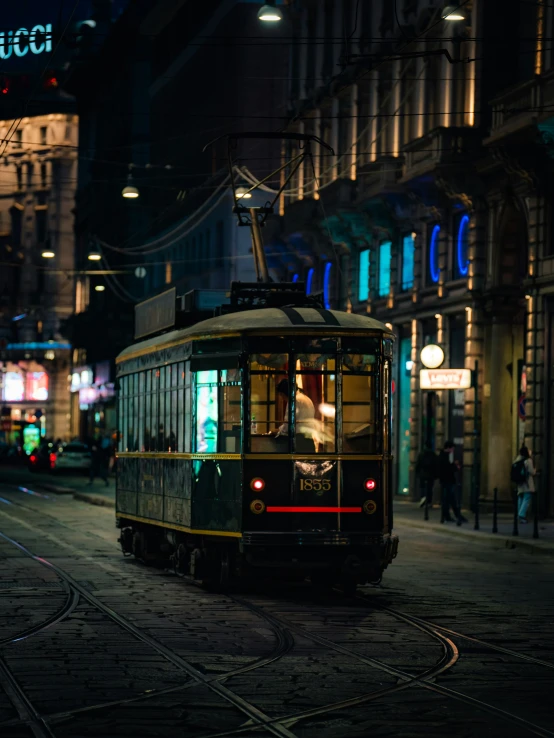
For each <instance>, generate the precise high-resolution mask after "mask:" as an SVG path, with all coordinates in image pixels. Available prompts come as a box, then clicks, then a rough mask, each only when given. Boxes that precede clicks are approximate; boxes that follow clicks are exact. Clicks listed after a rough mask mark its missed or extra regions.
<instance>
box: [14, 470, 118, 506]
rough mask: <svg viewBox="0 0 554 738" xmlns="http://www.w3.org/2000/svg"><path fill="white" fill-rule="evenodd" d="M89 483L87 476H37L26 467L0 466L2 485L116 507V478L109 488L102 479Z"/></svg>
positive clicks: (109, 483) (109, 482) (110, 478)
mask: <svg viewBox="0 0 554 738" xmlns="http://www.w3.org/2000/svg"><path fill="white" fill-rule="evenodd" d="M88 481H89V479H88V475H86V474H78V475H76V474H63V473H60V474H56V475H54V474H48V473H38V474H36V473H34V472H31V471H29V470H28V469H27V468H26V467H24V466H23V467H17V466H0V483H1V482H5V483H6V484H12V485H15V486H16V487H28V488H29V489H33V488H34V487H36V488H39V489H43V490H46V491H47V492H53V493H54V494H57V495H72V496H73V497H74V498H75V499H76V500H81V501H82V502H88V503H90V504H92V505H102V506H104V507H115V477H114V476H111V477H109V479H108V486H107V487H106V486H105V484H104V482H103V481H102V479H95V480H94V483H93V484H92V486H89V483H88Z"/></svg>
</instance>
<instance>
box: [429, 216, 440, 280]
mask: <svg viewBox="0 0 554 738" xmlns="http://www.w3.org/2000/svg"><path fill="white" fill-rule="evenodd" d="M440 232H441V227H440V226H439V225H436V226H435V227H434V228H433V231H432V233H431V241H430V243H429V271H430V273H431V281H432V282H433V283H434V284H437V282H438V281H439V279H440V269H439V234H440Z"/></svg>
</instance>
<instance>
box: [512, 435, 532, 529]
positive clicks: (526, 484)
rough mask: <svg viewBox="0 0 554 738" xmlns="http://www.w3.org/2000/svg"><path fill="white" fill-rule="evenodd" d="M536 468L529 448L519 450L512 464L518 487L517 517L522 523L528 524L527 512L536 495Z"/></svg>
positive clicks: (513, 479)
mask: <svg viewBox="0 0 554 738" xmlns="http://www.w3.org/2000/svg"><path fill="white" fill-rule="evenodd" d="M534 475H535V467H534V466H533V460H532V459H531V454H530V452H529V449H528V448H527V446H525V445H523V446H522V447H521V448H520V449H519V454H518V455H517V456H516V458H515V460H514V463H513V464H512V481H514V482H515V483H516V485H517V496H518V508H517V515H518V518H519V522H520V523H527V510H528V509H529V504H530V503H531V500H532V499H533V498H532V496H533V494H534V493H535V480H534V479H533V477H534Z"/></svg>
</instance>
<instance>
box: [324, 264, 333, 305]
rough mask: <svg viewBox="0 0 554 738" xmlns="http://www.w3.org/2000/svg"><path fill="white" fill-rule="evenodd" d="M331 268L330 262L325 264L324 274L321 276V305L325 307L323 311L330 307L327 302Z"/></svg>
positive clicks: (329, 303)
mask: <svg viewBox="0 0 554 738" xmlns="http://www.w3.org/2000/svg"><path fill="white" fill-rule="evenodd" d="M332 266H333V265H332V264H331V262H330V261H328V262H327V264H325V274H324V276H323V304H324V305H325V310H329V308H330V307H331V302H330V301H329V280H330V278H331V268H332Z"/></svg>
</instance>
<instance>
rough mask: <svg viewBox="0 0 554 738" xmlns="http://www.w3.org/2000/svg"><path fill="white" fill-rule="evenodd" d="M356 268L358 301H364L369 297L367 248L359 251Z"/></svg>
mask: <svg viewBox="0 0 554 738" xmlns="http://www.w3.org/2000/svg"><path fill="white" fill-rule="evenodd" d="M359 259H360V262H359V269H358V301H359V302H366V300H367V299H368V297H369V249H364V250H363V251H360V257H359Z"/></svg>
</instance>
